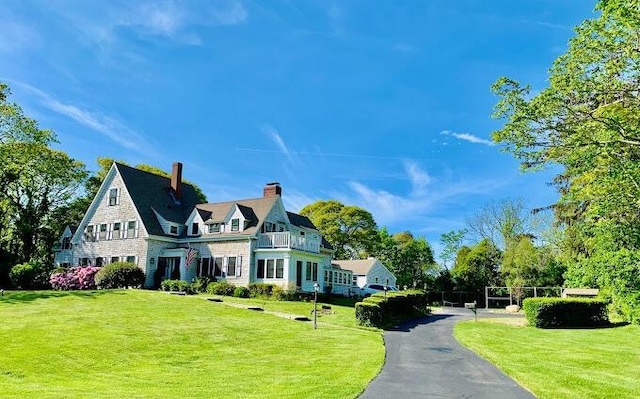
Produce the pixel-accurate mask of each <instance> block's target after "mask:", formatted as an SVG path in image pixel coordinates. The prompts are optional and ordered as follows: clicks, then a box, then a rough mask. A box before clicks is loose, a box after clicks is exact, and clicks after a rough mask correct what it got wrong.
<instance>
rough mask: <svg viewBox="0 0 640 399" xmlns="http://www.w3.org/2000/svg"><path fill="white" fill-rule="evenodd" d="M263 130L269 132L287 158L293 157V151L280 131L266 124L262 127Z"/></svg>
mask: <svg viewBox="0 0 640 399" xmlns="http://www.w3.org/2000/svg"><path fill="white" fill-rule="evenodd" d="M262 131H263V132H264V133H265V134H267V135H268V136H269V137H270V138H271V140H273V142H274V143H276V145H277V146H278V148H279V149H280V152H282V153H283V154H284V155H286V157H287V158H289V159H291V152H289V149H288V148H287V145H286V144H285V143H284V140H283V139H282V137H281V136H280V133H278V131H277V130H276V129H275V128H274V127H273V126H270V125H265V126H263V127H262Z"/></svg>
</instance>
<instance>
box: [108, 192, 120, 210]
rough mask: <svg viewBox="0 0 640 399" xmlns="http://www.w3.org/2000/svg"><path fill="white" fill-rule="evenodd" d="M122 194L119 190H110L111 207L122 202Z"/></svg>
mask: <svg viewBox="0 0 640 399" xmlns="http://www.w3.org/2000/svg"><path fill="white" fill-rule="evenodd" d="M119 200H120V193H119V192H118V189H117V188H112V189H110V190H109V206H114V205H118V203H119V202H120V201H119Z"/></svg>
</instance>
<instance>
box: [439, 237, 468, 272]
mask: <svg viewBox="0 0 640 399" xmlns="http://www.w3.org/2000/svg"><path fill="white" fill-rule="evenodd" d="M466 234H467V230H465V229H462V230H451V231H449V232H446V233H444V234H442V235H441V236H440V244H441V245H442V250H441V251H440V259H442V261H443V263H444V267H445V268H447V263H448V262H451V261H453V260H455V258H456V254H457V253H458V251H459V250H460V248H462V245H463V242H464V238H465V236H466Z"/></svg>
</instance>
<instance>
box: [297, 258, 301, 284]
mask: <svg viewBox="0 0 640 399" xmlns="http://www.w3.org/2000/svg"><path fill="white" fill-rule="evenodd" d="M296 287H298V289H300V288H302V261H300V260H299V261H297V262H296Z"/></svg>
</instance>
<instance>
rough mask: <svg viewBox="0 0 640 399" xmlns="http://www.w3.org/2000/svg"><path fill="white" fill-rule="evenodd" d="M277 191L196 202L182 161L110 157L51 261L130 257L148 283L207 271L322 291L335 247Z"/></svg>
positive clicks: (272, 186) (272, 187)
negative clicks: (166, 172)
mask: <svg viewBox="0 0 640 399" xmlns="http://www.w3.org/2000/svg"><path fill="white" fill-rule="evenodd" d="M281 195H282V188H281V187H280V185H279V184H278V183H269V184H267V185H266V186H265V187H264V190H263V196H262V197H259V198H252V199H244V200H233V201H227V202H218V203H207V204H200V203H198V200H197V195H196V191H195V189H194V188H193V186H192V185H190V184H186V183H184V182H182V164H180V163H177V162H176V163H174V164H173V170H172V175H171V178H167V177H163V176H159V175H156V174H153V173H149V172H145V171H142V170H139V169H135V168H132V167H129V166H126V165H122V164H119V163H114V164H113V165H112V167H111V169H110V170H109V172H108V173H107V176H106V177H105V179H104V181H103V183H102V186H101V187H100V189H99V191H98V193H97V195H96V197H95V198H94V199H93V202H92V203H91V206H90V207H89V209H88V210H87V212H86V214H85V215H84V218H83V219H82V222H81V223H80V225H79V226H78V227H77V229H75V230H74V229H73V228H70V227H68V228H67V229H65V231H64V233H63V234H62V237H61V238H60V248H59V249H57V250H56V253H55V261H56V264H58V265H60V266H63V265H64V266H68V265H80V266H87V265H92V266H104V265H106V264H108V263H112V262H118V261H127V262H133V263H135V264H137V265H138V266H139V267H140V268H142V269H143V270H144V271H145V273H146V283H145V286H147V287H157V286H158V285H159V283H160V281H162V280H163V279H169V278H171V279H181V280H186V281H191V280H192V279H193V278H195V277H199V276H212V277H216V278H218V279H220V278H224V279H226V280H227V281H228V282H230V283H233V284H236V285H239V286H247V285H248V284H249V283H274V284H277V285H280V286H283V287H288V286H295V287H298V289H299V290H301V291H305V292H312V291H313V289H314V287H313V286H314V284H315V283H318V284H319V286H320V287H319V289H320V290H321V291H323V290H324V279H323V278H322V277H323V275H324V271H325V269H330V268H331V256H332V254H333V252H334V251H333V248H332V247H331V245H330V244H329V243H328V242H327V241H326V240H325V239H324V238H323V237H322V236H321V234H320V232H319V231H318V230H317V229H316V227H315V226H314V225H313V223H312V222H311V221H310V220H309V219H308V218H306V217H304V216H301V215H298V214H295V213H292V212H288V211H286V209H285V208H284V205H283V203H282V199H281Z"/></svg>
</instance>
